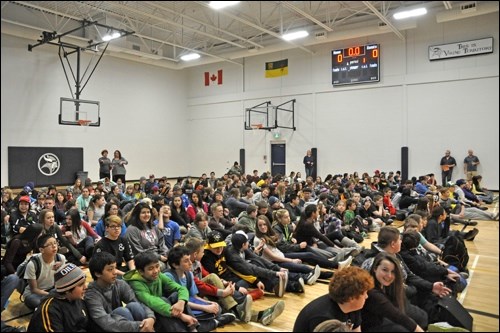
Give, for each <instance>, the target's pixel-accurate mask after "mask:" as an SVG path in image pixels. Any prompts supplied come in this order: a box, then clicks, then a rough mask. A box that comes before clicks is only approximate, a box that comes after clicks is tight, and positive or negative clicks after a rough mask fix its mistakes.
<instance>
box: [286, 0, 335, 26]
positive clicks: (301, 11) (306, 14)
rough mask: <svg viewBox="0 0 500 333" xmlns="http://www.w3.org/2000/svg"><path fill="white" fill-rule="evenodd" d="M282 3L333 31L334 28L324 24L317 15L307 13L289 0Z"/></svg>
mask: <svg viewBox="0 0 500 333" xmlns="http://www.w3.org/2000/svg"><path fill="white" fill-rule="evenodd" d="M281 4H282V5H284V6H285V7H286V8H288V9H291V10H293V11H294V12H297V13H299V14H300V15H302V16H304V17H305V18H306V19H308V20H310V21H312V22H314V23H316V24H317V25H319V26H320V27H322V28H323V29H325V30H326V31H333V29H332V28H330V27H329V26H327V25H326V24H324V23H323V22H321V21H320V20H318V19H316V18H315V17H313V16H311V15H309V14H308V13H306V12H305V11H303V10H302V9H300V8H298V7H297V6H295V5H293V4H291V3H290V2H289V1H281Z"/></svg>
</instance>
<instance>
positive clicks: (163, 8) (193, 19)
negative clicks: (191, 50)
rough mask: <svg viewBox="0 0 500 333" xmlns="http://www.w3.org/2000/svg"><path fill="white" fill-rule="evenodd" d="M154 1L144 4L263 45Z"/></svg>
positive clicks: (257, 45) (260, 46)
mask: <svg viewBox="0 0 500 333" xmlns="http://www.w3.org/2000/svg"><path fill="white" fill-rule="evenodd" d="M156 2H157V1H147V2H145V3H146V4H148V5H151V6H153V7H155V8H157V9H159V10H164V11H168V12H170V13H173V14H175V15H178V16H180V17H183V18H186V19H188V20H190V21H193V22H196V23H198V24H200V25H203V26H205V27H208V28H210V29H213V30H217V31H218V32H222V33H224V34H226V35H229V36H231V37H234V38H237V39H239V40H241V41H243V42H246V43H249V44H252V45H253V46H255V47H258V48H263V47H264V46H262V45H260V44H257V43H255V42H253V41H251V40H249V39H246V38H245V37H242V36H239V35H236V34H233V33H232V32H229V31H227V30H224V29H221V28H218V27H216V26H213V25H210V24H207V23H205V22H202V21H200V20H198V19H195V18H193V17H191V16H188V15H185V14H182V13H179V12H176V11H175V10H173V9H170V8H166V7H164V6H161V5H158V4H157V3H156Z"/></svg>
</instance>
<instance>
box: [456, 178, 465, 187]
mask: <svg viewBox="0 0 500 333" xmlns="http://www.w3.org/2000/svg"><path fill="white" fill-rule="evenodd" d="M463 184H465V179H459V180H457V182H456V183H455V185H457V186H462V185H463Z"/></svg>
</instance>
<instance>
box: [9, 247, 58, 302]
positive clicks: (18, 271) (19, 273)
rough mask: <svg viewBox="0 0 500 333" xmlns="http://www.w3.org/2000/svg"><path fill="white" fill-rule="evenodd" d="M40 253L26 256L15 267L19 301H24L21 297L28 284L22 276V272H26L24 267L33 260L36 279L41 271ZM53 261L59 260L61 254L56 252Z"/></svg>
mask: <svg viewBox="0 0 500 333" xmlns="http://www.w3.org/2000/svg"><path fill="white" fill-rule="evenodd" d="M41 256H42V255H41V254H34V255H32V256H31V257H29V258H26V259H25V260H24V261H23V262H22V263H21V264H20V265H19V266H18V267H17V269H16V275H17V276H18V277H19V282H18V283H17V287H16V290H17V291H18V292H19V299H20V300H21V302H24V299H23V298H22V296H23V294H24V290H25V289H26V287H27V286H28V280H27V279H25V278H24V273H26V267H28V263H29V262H30V261H33V264H34V265H35V276H36V278H37V279H38V278H39V277H40V273H41V272H42V263H41V261H40V260H41V259H40V257H41ZM55 261H61V256H60V255H59V253H57V254H56V260H55Z"/></svg>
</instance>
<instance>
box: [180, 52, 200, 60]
mask: <svg viewBox="0 0 500 333" xmlns="http://www.w3.org/2000/svg"><path fill="white" fill-rule="evenodd" d="M200 57H201V56H200V55H199V54H198V53H188V54H185V55H183V56H182V57H181V60H184V61H191V60H196V59H199V58H200Z"/></svg>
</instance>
